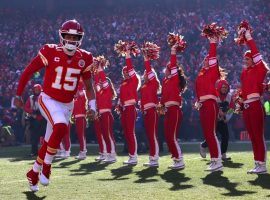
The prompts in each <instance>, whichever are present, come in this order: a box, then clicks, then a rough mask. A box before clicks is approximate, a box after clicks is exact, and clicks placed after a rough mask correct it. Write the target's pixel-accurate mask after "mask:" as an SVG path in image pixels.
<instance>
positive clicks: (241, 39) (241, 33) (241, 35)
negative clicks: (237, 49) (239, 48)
mask: <svg viewBox="0 0 270 200" xmlns="http://www.w3.org/2000/svg"><path fill="white" fill-rule="evenodd" d="M246 30H250V33H252V32H253V29H252V28H251V26H250V25H249V23H248V21H247V20H243V21H241V23H240V24H239V25H238V27H237V33H238V37H237V38H234V41H235V42H236V43H237V44H239V45H241V44H245V43H246V41H247V39H246V37H245V32H246Z"/></svg>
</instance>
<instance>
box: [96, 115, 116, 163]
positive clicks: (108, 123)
mask: <svg viewBox="0 0 270 200" xmlns="http://www.w3.org/2000/svg"><path fill="white" fill-rule="evenodd" d="M100 120H101V127H102V133H103V136H104V140H105V142H106V147H107V156H106V159H105V160H104V162H105V163H114V162H116V153H115V141H114V136H113V127H112V126H113V116H112V114H111V112H105V113H102V114H101V116H100Z"/></svg>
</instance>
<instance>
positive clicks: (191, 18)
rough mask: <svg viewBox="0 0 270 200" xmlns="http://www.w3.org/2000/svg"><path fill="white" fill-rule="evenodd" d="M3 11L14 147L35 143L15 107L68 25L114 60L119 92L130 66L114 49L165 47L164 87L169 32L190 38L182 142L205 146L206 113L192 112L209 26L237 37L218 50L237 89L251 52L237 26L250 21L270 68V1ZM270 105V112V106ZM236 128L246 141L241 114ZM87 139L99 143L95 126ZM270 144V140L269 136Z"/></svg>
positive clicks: (113, 3) (0, 89)
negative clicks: (28, 76) (22, 84)
mask: <svg viewBox="0 0 270 200" xmlns="http://www.w3.org/2000/svg"><path fill="white" fill-rule="evenodd" d="M0 5H1V6H0V18H1V20H0V26H1V30H0V46H1V48H0V126H1V131H2V132H5V134H10V135H14V142H13V143H12V144H23V143H28V141H29V138H28V137H27V131H28V130H27V118H25V117H24V114H23V111H22V110H18V109H16V108H15V107H14V106H13V103H12V102H13V97H14V95H15V91H16V88H17V84H18V80H19V77H20V75H21V73H22V71H23V70H24V68H25V66H26V65H27V64H28V63H29V61H30V60H31V59H32V58H33V57H34V56H35V55H36V54H37V52H38V50H39V49H40V48H41V47H42V46H43V45H44V44H46V43H58V42H59V36H58V29H59V27H60V26H61V24H62V23H63V22H64V21H65V20H67V19H73V18H74V19H77V20H78V21H79V23H81V25H82V26H83V28H84V30H85V37H84V39H83V44H82V48H84V49H86V50H88V51H90V52H92V54H93V55H94V56H97V55H104V56H105V57H106V58H108V59H109V61H110V67H109V68H108V69H107V70H106V72H107V74H108V76H109V77H110V78H111V79H112V81H113V83H114V84H115V87H116V88H118V86H119V84H120V82H121V76H122V75H121V69H122V66H123V65H125V63H124V59H122V58H119V57H118V56H117V54H116V53H115V52H114V50H113V46H114V44H115V43H116V42H117V41H118V40H124V41H125V40H129V41H130V40H134V41H136V43H137V44H139V45H142V44H143V42H144V41H152V42H154V43H156V44H157V45H159V46H160V47H161V54H160V58H159V59H158V60H156V61H152V65H153V67H154V68H155V69H156V71H157V74H158V77H159V78H160V80H161V79H162V77H163V69H164V67H165V66H166V63H167V62H168V61H169V55H170V49H169V46H168V44H167V35H168V33H169V32H176V33H180V34H181V35H184V37H185V40H186V41H187V44H188V46H187V48H186V50H185V52H184V53H183V54H181V55H179V56H178V60H179V61H180V63H182V64H183V66H184V70H185V73H186V76H187V77H188V90H187V91H186V92H185V94H184V95H183V96H184V105H183V111H184V121H183V123H182V127H181V130H180V132H181V133H180V140H183V141H197V140H201V139H202V133H201V129H200V125H199V117H198V112H197V111H196V110H194V109H193V108H192V105H193V104H194V102H195V99H196V96H195V94H194V80H195V77H196V75H197V74H198V70H199V69H200V67H201V65H200V63H201V62H202V60H203V58H204V56H205V55H206V54H207V49H208V41H207V40H206V39H205V38H202V37H201V36H200V32H201V29H202V27H203V25H204V24H208V23H211V22H217V23H218V24H219V25H222V26H224V27H225V28H226V29H227V30H228V31H229V36H228V38H227V39H226V40H225V41H224V42H222V43H221V44H220V46H219V48H218V56H219V57H218V59H219V63H220V65H221V66H222V67H223V68H225V69H226V70H227V71H228V78H227V79H228V81H229V83H230V85H231V89H235V88H237V87H239V84H240V83H239V81H240V73H241V70H242V55H243V52H244V51H245V50H246V49H245V46H238V45H236V44H235V42H234V38H235V37H236V27H237V25H238V24H239V23H240V21H241V20H243V19H247V20H248V21H249V22H250V24H251V26H252V27H253V29H254V34H253V36H254V38H255V40H256V43H257V46H258V48H259V50H260V52H261V54H262V55H263V58H264V60H265V61H266V62H267V63H269V61H270V57H269V55H270V51H269V44H270V37H269V30H270V15H269V13H270V1H267V0H220V1H216V0H136V1H132V0H100V1H86V0H80V1H71V0H65V1H64V0H59V1H53V0H44V1H34V0H27V1H19V0H11V1H6V0H4V1H1V3H0ZM133 64H134V66H135V69H136V71H137V72H138V73H139V74H140V75H142V73H143V70H144V66H143V58H142V57H141V56H138V57H136V58H133ZM42 76H43V72H42V71H41V72H40V73H36V74H35V75H34V77H33V78H32V80H31V82H29V84H28V87H27V88H26V90H25V94H24V99H27V97H28V96H29V95H30V94H31V93H32V91H31V88H32V86H33V85H34V84H35V83H42ZM268 78H269V77H268ZM265 101H268V102H269V96H268V94H265ZM267 105H268V107H269V103H268V104H267ZM267 105H266V111H267V114H268V116H267V120H268V121H269V117H270V116H269V115H270V113H269V108H268V110H267ZM161 120H162V119H161ZM160 124H161V127H160V137H162V134H163V133H162V132H163V131H162V123H160ZM266 125H267V123H266ZM229 127H230V135H231V140H239V139H240V133H241V131H244V130H245V128H244V124H243V121H242V117H241V116H240V115H234V116H233V118H232V119H231V121H230V122H229ZM115 133H116V138H117V141H118V142H121V141H122V135H121V128H120V123H119V119H118V117H117V116H115ZM137 135H138V137H142V138H143V137H144V136H143V135H144V127H143V122H142V119H140V118H139V119H138V121H137ZM72 138H73V134H72ZM87 138H88V142H95V136H94V134H93V129H92V124H91V123H89V128H88V129H87ZM266 138H267V139H269V138H270V131H269V129H267V132H266ZM2 140H3V139H2ZM75 140H76V137H74V138H73V139H72V141H73V142H76V141H75ZM142 140H143V139H142Z"/></svg>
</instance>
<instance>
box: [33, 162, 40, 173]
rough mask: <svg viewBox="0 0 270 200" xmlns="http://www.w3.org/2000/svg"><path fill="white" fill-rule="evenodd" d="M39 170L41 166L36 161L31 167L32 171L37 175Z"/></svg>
mask: <svg viewBox="0 0 270 200" xmlns="http://www.w3.org/2000/svg"><path fill="white" fill-rule="evenodd" d="M40 170H41V165H40V164H38V163H37V161H36V162H35V163H34V165H33V171H34V172H36V173H38V172H40Z"/></svg>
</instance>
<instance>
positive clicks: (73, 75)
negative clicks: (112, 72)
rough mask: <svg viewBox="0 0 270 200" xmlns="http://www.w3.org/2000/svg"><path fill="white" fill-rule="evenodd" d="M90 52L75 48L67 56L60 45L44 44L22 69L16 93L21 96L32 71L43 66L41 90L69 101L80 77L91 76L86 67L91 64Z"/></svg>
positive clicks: (63, 100) (60, 99)
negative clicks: (70, 54) (71, 53)
mask: <svg viewBox="0 0 270 200" xmlns="http://www.w3.org/2000/svg"><path fill="white" fill-rule="evenodd" d="M92 62H93V58H92V55H91V53H89V52H87V51H85V50H82V49H79V48H77V50H76V52H75V54H74V55H73V56H68V55H67V54H66V53H65V52H64V50H63V46H62V45H55V44H46V45H44V46H43V48H42V49H41V50H40V51H39V53H38V55H37V56H36V57H35V58H34V59H33V60H32V62H31V63H30V64H29V65H28V66H27V68H26V69H25V70H24V72H23V74H22V76H21V79H20V81H19V85H18V89H17V93H16V94H17V95H19V96H21V95H22V92H23V90H24V87H25V85H26V83H27V81H28V80H29V79H30V77H31V76H32V74H33V73H35V72H37V71H39V70H40V69H41V68H43V67H45V75H44V79H43V91H44V93H46V94H47V95H48V96H50V97H52V98H53V99H55V100H57V101H59V102H63V103H69V102H71V101H72V100H73V98H74V95H75V94H76V91H77V87H78V82H79V80H80V77H81V76H82V78H83V79H84V80H87V79H89V78H90V77H91V73H90V71H88V70H86V67H88V66H89V65H91V64H92Z"/></svg>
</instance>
